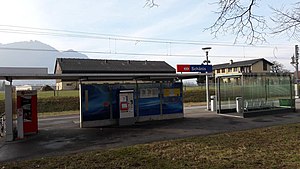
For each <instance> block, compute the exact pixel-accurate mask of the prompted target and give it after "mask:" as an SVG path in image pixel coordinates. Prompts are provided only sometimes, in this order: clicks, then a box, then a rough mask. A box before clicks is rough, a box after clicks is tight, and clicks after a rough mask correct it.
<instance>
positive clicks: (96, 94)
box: [81, 85, 110, 121]
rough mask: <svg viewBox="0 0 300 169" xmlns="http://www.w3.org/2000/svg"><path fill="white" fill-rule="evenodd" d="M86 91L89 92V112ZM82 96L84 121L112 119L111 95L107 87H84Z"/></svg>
mask: <svg viewBox="0 0 300 169" xmlns="http://www.w3.org/2000/svg"><path fill="white" fill-rule="evenodd" d="M86 91H88V103H87V110H86V102H85V101H86V100H85V98H86V96H85V93H86ZM81 96H82V97H81V104H82V110H81V111H82V118H83V121H93V120H104V119H109V118H110V93H109V88H108V86H107V85H82V88H81Z"/></svg>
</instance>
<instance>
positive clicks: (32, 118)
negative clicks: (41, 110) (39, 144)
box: [17, 90, 38, 135]
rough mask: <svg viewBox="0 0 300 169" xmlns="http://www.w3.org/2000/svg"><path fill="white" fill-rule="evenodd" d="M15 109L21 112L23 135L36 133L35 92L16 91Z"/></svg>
mask: <svg viewBox="0 0 300 169" xmlns="http://www.w3.org/2000/svg"><path fill="white" fill-rule="evenodd" d="M17 109H18V110H20V111H21V112H23V131H24V135H26V134H31V133H37V132H38V117H37V91H36V90H24V91H17Z"/></svg>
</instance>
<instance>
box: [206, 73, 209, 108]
mask: <svg viewBox="0 0 300 169" xmlns="http://www.w3.org/2000/svg"><path fill="white" fill-rule="evenodd" d="M205 82H206V109H207V110H209V103H210V102H209V101H210V96H209V78H208V75H206V77H205Z"/></svg>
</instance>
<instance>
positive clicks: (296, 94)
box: [291, 45, 299, 98]
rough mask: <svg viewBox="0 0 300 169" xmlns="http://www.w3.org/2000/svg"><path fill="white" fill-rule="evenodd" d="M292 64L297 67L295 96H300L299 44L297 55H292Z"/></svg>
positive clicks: (296, 50)
mask: <svg viewBox="0 0 300 169" xmlns="http://www.w3.org/2000/svg"><path fill="white" fill-rule="evenodd" d="M291 64H292V65H293V66H294V67H295V69H296V75H295V76H296V77H295V81H296V84H295V98H299V89H298V78H299V74H298V65H299V47H298V45H295V55H293V57H292V62H291Z"/></svg>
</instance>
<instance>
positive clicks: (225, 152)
mask: <svg viewBox="0 0 300 169" xmlns="http://www.w3.org/2000/svg"><path fill="white" fill-rule="evenodd" d="M1 167H2V168H5V169H7V168H30V169H31V168H43V169H44V168H180V169H181V168H300V124H289V125H283V126H276V127H269V128H261V129H254V130H248V131H241V132H231V133H225V134H217V135H211V136H202V137H194V138H187V139H178V140H171V141H161V142H154V143H150V144H141V145H135V146H128V147H123V148H116V149H108V150H95V151H91V152H85V153H77V154H71V155H65V156H57V157H47V158H39V159H35V160H29V161H18V162H11V163H7V164H2V166H1V165H0V168H1Z"/></svg>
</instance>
